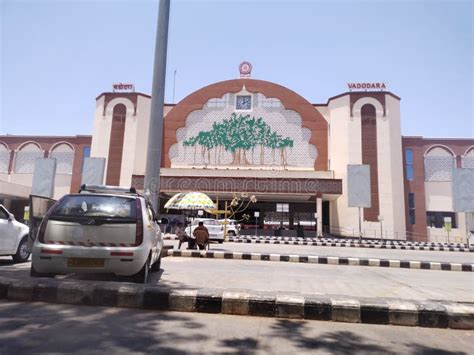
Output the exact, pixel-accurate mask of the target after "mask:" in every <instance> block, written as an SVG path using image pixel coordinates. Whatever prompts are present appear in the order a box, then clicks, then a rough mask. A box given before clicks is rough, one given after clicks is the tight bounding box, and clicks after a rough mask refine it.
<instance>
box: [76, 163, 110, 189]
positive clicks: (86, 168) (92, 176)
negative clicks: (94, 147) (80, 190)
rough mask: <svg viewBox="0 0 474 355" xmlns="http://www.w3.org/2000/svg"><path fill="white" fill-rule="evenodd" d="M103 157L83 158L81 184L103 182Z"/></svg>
mask: <svg viewBox="0 0 474 355" xmlns="http://www.w3.org/2000/svg"><path fill="white" fill-rule="evenodd" d="M104 171H105V158H85V159H84V165H83V167H82V182H81V183H82V184H88V185H102V184H103V183H104Z"/></svg>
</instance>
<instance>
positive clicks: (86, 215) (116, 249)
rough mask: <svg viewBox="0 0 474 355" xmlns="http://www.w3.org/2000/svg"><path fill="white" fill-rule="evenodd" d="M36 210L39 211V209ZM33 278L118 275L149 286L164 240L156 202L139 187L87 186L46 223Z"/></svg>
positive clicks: (37, 239)
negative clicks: (138, 192) (97, 274)
mask: <svg viewBox="0 0 474 355" xmlns="http://www.w3.org/2000/svg"><path fill="white" fill-rule="evenodd" d="M30 209H32V210H33V211H35V207H34V206H30ZM34 239H35V240H34V244H33V248H32V255H33V257H32V259H33V261H32V264H31V276H39V277H41V276H49V277H54V275H56V274H69V273H112V274H115V275H122V276H130V277H131V278H132V280H133V281H135V282H140V283H144V282H146V280H147V278H148V272H149V270H150V269H151V270H159V268H160V262H161V250H162V248H163V240H162V237H161V232H160V228H159V225H158V221H157V218H156V215H155V212H154V210H153V208H152V206H151V204H150V202H149V201H148V200H147V199H146V198H145V197H143V196H142V195H139V194H137V193H136V191H135V189H134V188H130V189H125V188H119V187H112V186H87V185H83V186H82V187H81V191H80V193H78V194H69V195H65V196H64V197H62V198H61V199H60V200H59V201H57V202H56V203H55V204H54V205H53V206H52V207H51V208H49V210H48V212H47V213H46V215H45V216H44V217H43V218H42V221H41V224H40V225H39V228H38V231H37V234H36V237H35V238H34Z"/></svg>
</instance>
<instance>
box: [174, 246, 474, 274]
mask: <svg viewBox="0 0 474 355" xmlns="http://www.w3.org/2000/svg"><path fill="white" fill-rule="evenodd" d="M168 256H174V257H191V258H210V259H238V260H254V261H277V262H278V261H280V262H295V263H309V264H329V265H350V266H373V267H391V268H402V269H421V270H441V271H464V272H472V271H474V264H461V263H449V262H438V261H417V260H394V259H375V258H353V257H340V256H326V255H325V256H321V255H291V254H270V253H243V252H232V251H228V252H226V251H205V250H169V251H168Z"/></svg>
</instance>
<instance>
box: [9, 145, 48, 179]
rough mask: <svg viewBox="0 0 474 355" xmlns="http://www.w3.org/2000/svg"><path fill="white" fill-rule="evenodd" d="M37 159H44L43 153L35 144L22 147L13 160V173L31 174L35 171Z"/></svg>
mask: <svg viewBox="0 0 474 355" xmlns="http://www.w3.org/2000/svg"><path fill="white" fill-rule="evenodd" d="M38 158H44V153H43V151H42V150H41V149H40V147H39V146H38V145H36V144H35V143H28V144H26V145H24V146H23V147H22V148H21V149H20V150H19V151H18V152H17V153H16V158H15V173H21V174H32V173H33V171H34V170H35V162H36V159H38Z"/></svg>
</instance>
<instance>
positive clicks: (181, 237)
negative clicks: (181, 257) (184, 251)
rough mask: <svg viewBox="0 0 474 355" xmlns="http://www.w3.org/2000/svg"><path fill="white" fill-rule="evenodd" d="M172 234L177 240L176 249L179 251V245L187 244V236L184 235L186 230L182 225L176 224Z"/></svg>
mask: <svg viewBox="0 0 474 355" xmlns="http://www.w3.org/2000/svg"><path fill="white" fill-rule="evenodd" d="M174 233H175V234H176V236H177V237H178V240H179V244H178V249H180V248H181V244H183V243H185V242H188V239H189V237H188V235H187V234H186V230H185V228H184V225H183V223H181V222H178V223H177V224H176V229H175V231H174Z"/></svg>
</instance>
